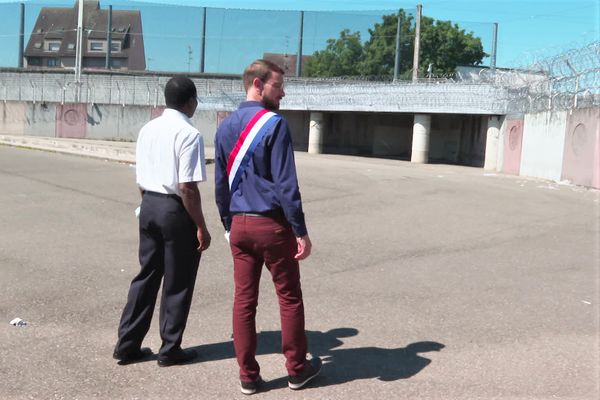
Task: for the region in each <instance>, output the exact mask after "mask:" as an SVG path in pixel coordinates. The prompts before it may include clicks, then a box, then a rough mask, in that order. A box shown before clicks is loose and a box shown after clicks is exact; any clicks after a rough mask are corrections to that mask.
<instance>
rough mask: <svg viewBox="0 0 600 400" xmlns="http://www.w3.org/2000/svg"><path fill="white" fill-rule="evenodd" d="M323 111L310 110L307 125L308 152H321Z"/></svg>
mask: <svg viewBox="0 0 600 400" xmlns="http://www.w3.org/2000/svg"><path fill="white" fill-rule="evenodd" d="M323 130H324V125H323V113H320V112H311V113H310V125H309V127H308V152H309V153H310V154H321V153H323V133H324V132H323Z"/></svg>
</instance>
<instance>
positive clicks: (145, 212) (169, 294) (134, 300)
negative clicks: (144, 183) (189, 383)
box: [116, 192, 200, 356]
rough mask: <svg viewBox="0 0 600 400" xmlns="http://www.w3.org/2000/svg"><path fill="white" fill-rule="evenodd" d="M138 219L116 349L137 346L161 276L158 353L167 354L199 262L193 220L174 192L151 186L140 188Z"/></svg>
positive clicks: (177, 340)
mask: <svg viewBox="0 0 600 400" xmlns="http://www.w3.org/2000/svg"><path fill="white" fill-rule="evenodd" d="M139 223H140V249H139V258H140V266H141V270H140V273H139V274H138V275H137V276H136V277H135V278H133V281H132V282H131V286H130V287H129V294H128V296H127V304H126V305H125V308H124V309H123V315H122V317H121V322H120V324H119V339H118V342H117V347H116V350H117V351H118V352H122V353H127V352H129V351H134V350H136V349H139V348H140V347H141V345H142V341H143V340H144V337H145V336H146V333H148V329H149V328H150V322H151V320H152V314H153V313H154V305H155V304H156V297H157V295H158V289H159V287H160V284H161V281H162V280H163V277H164V281H163V289H162V297H161V302H160V320H159V322H160V337H161V338H162V346H161V348H160V351H159V354H160V355H166V356H168V355H169V353H170V352H172V351H176V350H178V349H179V348H180V347H181V340H182V337H183V331H184V330H185V326H186V323H187V318H188V314H189V311H190V305H191V303H192V294H193V292H194V284H195V282H196V273H197V272H198V264H199V262H200V253H198V251H197V250H196V249H197V247H198V239H197V237H196V225H195V224H194V222H193V221H192V219H191V217H190V216H189V214H188V213H187V211H186V210H185V208H184V207H183V203H182V202H181V199H180V198H179V197H177V196H173V195H169V196H167V195H161V194H158V193H152V192H146V193H144V196H143V198H142V205H141V211H140V221H139Z"/></svg>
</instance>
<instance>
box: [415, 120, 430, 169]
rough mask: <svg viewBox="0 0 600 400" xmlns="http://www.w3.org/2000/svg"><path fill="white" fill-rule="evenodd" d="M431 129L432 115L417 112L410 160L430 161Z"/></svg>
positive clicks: (418, 161)
mask: <svg viewBox="0 0 600 400" xmlns="http://www.w3.org/2000/svg"><path fill="white" fill-rule="evenodd" d="M430 131H431V115H429V114H415V122H414V125H413V140H412V153H411V156H410V161H411V162H414V163H421V164H424V163H427V162H428V161H429V134H430Z"/></svg>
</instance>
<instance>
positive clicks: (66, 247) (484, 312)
mask: <svg viewBox="0 0 600 400" xmlns="http://www.w3.org/2000/svg"><path fill="white" fill-rule="evenodd" d="M296 161H297V165H298V173H299V179H300V185H301V191H302V195H303V200H304V207H305V212H306V215H307V223H308V229H309V232H310V235H311V239H312V242H313V245H314V250H313V255H312V256H311V257H310V258H309V259H308V260H306V261H304V262H302V267H301V271H302V283H303V291H304V296H305V307H306V317H307V329H308V331H309V332H308V337H309V342H310V348H311V349H312V353H313V354H315V355H318V356H320V357H322V358H323V360H324V367H323V372H322V376H320V377H319V378H318V379H317V380H316V381H315V382H314V383H313V384H311V385H310V386H309V387H308V388H306V389H305V390H302V391H299V392H292V391H290V390H289V389H288V388H287V386H286V380H285V376H286V375H285V374H286V372H285V368H284V360H283V357H282V356H281V355H280V354H279V344H278V342H279V337H278V334H279V332H278V330H279V316H278V307H277V302H276V298H275V294H274V291H273V288H272V284H271V283H270V282H269V276H268V272H266V271H265V272H264V273H263V282H262V286H261V290H262V291H261V298H260V303H259V310H258V319H257V326H258V329H259V331H260V334H259V353H260V355H259V357H258V360H259V362H260V363H261V368H262V371H261V373H262V376H263V378H264V379H265V380H266V381H267V383H266V386H265V391H264V392H262V393H259V394H257V395H255V398H257V399H331V400H334V399H340V400H341V399H511V400H513V399H555V398H559V399H598V398H600V389H599V382H600V376H599V371H600V370H599V368H600V367H599V364H600V359H599V357H600V356H599V354H600V345H599V339H600V336H599V332H600V328H599V314H600V313H599V310H600V309H599V306H598V305H599V300H600V296H599V294H600V192H599V191H596V190H589V189H585V188H582V187H578V186H570V185H563V184H557V183H554V182H551V181H543V180H536V179H527V178H522V177H515V176H509V175H500V174H489V173H486V172H485V171H484V170H482V169H479V168H469V167H459V166H448V165H417V164H411V163H409V162H406V161H394V160H382V159H376V158H359V157H348V156H332V155H309V154H306V153H296ZM207 169H208V173H209V176H210V177H211V179H212V177H213V173H214V164H210V165H208V167H207ZM134 174H135V170H134V168H132V166H131V165H129V164H127V163H117V162H110V161H103V160H98V159H91V158H83V157H77V156H72V155H64V154H57V153H47V152H43V151H38V150H31V149H18V148H12V147H6V146H0V186H1V187H2V190H1V191H0V206H1V207H0V343H1V344H0V351H1V354H2V362H1V364H0V398H2V399H235V398H245V397H244V396H243V395H242V394H241V393H240V391H239V383H238V380H237V364H236V362H235V358H234V356H233V346H232V343H231V339H230V335H231V307H232V289H233V285H232V267H231V256H230V254H229V253H228V247H227V244H226V242H225V239H224V238H223V236H222V233H223V229H222V227H221V225H220V221H219V218H218V214H217V210H216V206H215V204H214V194H213V189H214V185H213V182H212V181H209V182H206V183H203V184H201V185H200V189H201V193H202V196H203V197H202V199H203V207H204V211H205V215H206V216H207V220H208V222H209V228H210V230H211V233H212V236H213V244H212V246H211V248H210V249H209V250H208V251H207V252H206V253H205V254H204V255H203V257H202V260H201V263H200V270H199V274H198V279H197V284H196V290H195V295H194V302H193V304H192V310H191V314H190V318H189V322H188V327H187V330H186V334H185V336H184V343H183V345H184V348H193V349H194V350H196V351H197V353H198V354H199V357H198V359H197V360H196V362H194V363H192V364H189V365H184V366H174V367H170V368H158V367H157V365H156V362H155V361H148V362H142V363H138V364H134V365H129V366H119V365H117V363H116V361H115V360H113V359H112V357H111V355H112V350H113V346H114V344H115V340H116V330H117V323H118V320H119V317H120V313H121V310H122V307H123V305H124V302H125V299H126V295H127V289H128V286H129V282H130V280H131V279H132V278H133V276H134V275H135V274H136V272H137V271H138V268H139V266H138V264H137V243H138V238H137V225H136V219H135V216H134V209H135V208H136V207H137V205H138V203H139V194H138V192H137V189H136V187H135V184H134ZM157 311H158V310H157ZM16 317H20V318H22V319H24V320H25V321H27V322H28V325H27V326H25V327H15V326H12V325H10V324H9V322H10V321H11V320H12V319H13V318H16ZM157 321H158V312H156V314H155V319H154V321H153V325H152V327H151V329H150V332H149V334H148V336H147V340H146V342H145V345H147V346H149V347H151V348H152V349H153V350H154V351H157V350H158V347H159V345H160V338H159V335H158V326H157Z"/></svg>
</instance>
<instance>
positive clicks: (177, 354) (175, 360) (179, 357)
mask: <svg viewBox="0 0 600 400" xmlns="http://www.w3.org/2000/svg"><path fill="white" fill-rule="evenodd" d="M196 356H197V354H196V352H195V351H189V352H185V351H183V350H181V349H179V350H177V351H174V352H171V353H170V354H168V355H159V356H158V360H157V361H156V362H157V363H158V366H159V367H170V366H171V365H181V364H187V363H188V362H190V361H192V360H193V359H195V358H196Z"/></svg>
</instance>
